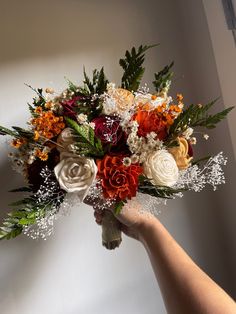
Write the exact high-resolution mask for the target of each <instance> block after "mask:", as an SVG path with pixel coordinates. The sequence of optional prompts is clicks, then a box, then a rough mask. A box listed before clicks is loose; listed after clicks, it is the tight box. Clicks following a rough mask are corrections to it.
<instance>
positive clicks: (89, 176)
mask: <svg viewBox="0 0 236 314" xmlns="http://www.w3.org/2000/svg"><path fill="white" fill-rule="evenodd" d="M60 157H61V161H60V162H59V163H58V164H57V165H56V167H55V168H54V172H55V175H56V178H57V180H58V182H59V185H60V187H61V189H62V190H65V191H66V192H68V193H76V194H77V196H78V198H79V199H80V201H81V202H82V201H83V200H84V198H85V197H86V196H87V194H88V191H89V188H90V186H91V185H92V183H93V182H94V180H95V178H96V174H97V166H96V164H95V162H94V160H93V159H92V158H86V157H81V156H79V155H76V154H73V153H69V152H67V153H66V152H63V153H61V156H60Z"/></svg>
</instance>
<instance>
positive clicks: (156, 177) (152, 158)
mask: <svg viewBox="0 0 236 314" xmlns="http://www.w3.org/2000/svg"><path fill="white" fill-rule="evenodd" d="M143 171H144V174H145V175H146V176H147V178H148V179H150V181H151V183H152V184H153V185H160V186H168V187H171V186H173V185H174V184H175V183H176V182H177V181H178V177H179V170H178V167H177V164H176V162H175V159H174V158H173V156H172V155H171V154H170V153H168V152H167V151H166V150H164V149H161V150H158V151H155V152H152V153H150V154H149V155H148V156H147V158H146V161H145V162H144V163H143Z"/></svg>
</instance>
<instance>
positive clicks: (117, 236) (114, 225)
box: [102, 210, 122, 250]
mask: <svg viewBox="0 0 236 314" xmlns="http://www.w3.org/2000/svg"><path fill="white" fill-rule="evenodd" d="M121 241H122V239H121V230H120V222H119V221H118V220H117V219H116V218H115V216H114V215H113V213H112V212H111V211H110V210H105V212H104V215H103V218H102V245H104V246H105V247H106V248H107V249H108V250H114V249H115V248H116V247H119V245H120V243H121Z"/></svg>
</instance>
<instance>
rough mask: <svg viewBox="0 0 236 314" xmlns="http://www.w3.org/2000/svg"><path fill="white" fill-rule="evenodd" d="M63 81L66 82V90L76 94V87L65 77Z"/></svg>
mask: <svg viewBox="0 0 236 314" xmlns="http://www.w3.org/2000/svg"><path fill="white" fill-rule="evenodd" d="M65 80H66V81H67V84H68V89H69V90H70V91H71V92H74V93H76V92H77V90H78V87H77V86H76V85H75V84H74V83H72V82H71V81H70V80H69V79H68V78H67V77H65Z"/></svg>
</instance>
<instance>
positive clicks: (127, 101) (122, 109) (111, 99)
mask: <svg viewBox="0 0 236 314" xmlns="http://www.w3.org/2000/svg"><path fill="white" fill-rule="evenodd" d="M133 104H134V95H133V94H132V93H131V92H130V91H128V90H126V89H123V88H115V85H114V84H112V83H111V84H108V86H107V92H106V94H105V96H104V103H103V113H104V114H106V115H118V116H122V115H123V114H124V113H126V112H127V111H129V109H131V107H132V106H133Z"/></svg>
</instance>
